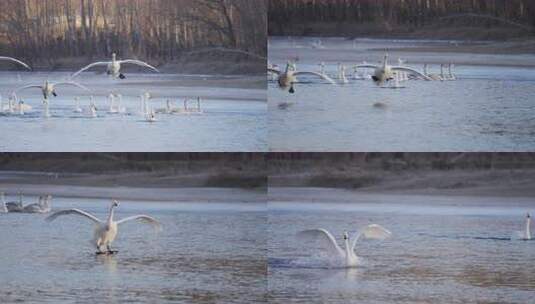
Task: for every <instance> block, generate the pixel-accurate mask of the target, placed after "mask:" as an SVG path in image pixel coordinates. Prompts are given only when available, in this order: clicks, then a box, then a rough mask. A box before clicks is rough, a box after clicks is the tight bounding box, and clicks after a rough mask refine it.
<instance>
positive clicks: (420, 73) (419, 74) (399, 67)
mask: <svg viewBox="0 0 535 304" xmlns="http://www.w3.org/2000/svg"><path fill="white" fill-rule="evenodd" d="M390 69H391V70H392V71H403V72H407V73H410V74H416V75H418V76H419V77H421V78H422V79H425V80H432V79H431V78H430V77H429V76H427V75H424V74H423V73H422V72H420V71H418V70H415V69H413V68H409V67H403V66H392V67H390Z"/></svg>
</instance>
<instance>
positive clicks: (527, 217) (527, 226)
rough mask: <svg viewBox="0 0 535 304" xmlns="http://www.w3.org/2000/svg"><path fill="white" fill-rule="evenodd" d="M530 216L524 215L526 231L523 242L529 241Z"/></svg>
mask: <svg viewBox="0 0 535 304" xmlns="http://www.w3.org/2000/svg"><path fill="white" fill-rule="evenodd" d="M530 226H531V215H530V214H529V213H528V214H527V215H526V230H525V231H524V239H525V240H531V230H530Z"/></svg>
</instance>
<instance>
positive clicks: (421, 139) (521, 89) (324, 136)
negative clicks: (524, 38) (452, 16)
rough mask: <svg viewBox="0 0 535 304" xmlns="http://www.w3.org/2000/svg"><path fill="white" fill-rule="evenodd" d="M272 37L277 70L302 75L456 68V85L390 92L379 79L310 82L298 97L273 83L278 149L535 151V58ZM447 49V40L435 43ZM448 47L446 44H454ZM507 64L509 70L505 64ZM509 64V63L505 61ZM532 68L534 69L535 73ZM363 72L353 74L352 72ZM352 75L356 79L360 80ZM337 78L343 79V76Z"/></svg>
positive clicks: (411, 85) (413, 84)
mask: <svg viewBox="0 0 535 304" xmlns="http://www.w3.org/2000/svg"><path fill="white" fill-rule="evenodd" d="M312 41H313V40H312V39H281V38H277V39H275V38H274V39H271V42H270V46H269V47H270V48H269V56H270V61H271V62H272V63H274V64H278V65H280V66H283V65H284V63H285V62H286V60H288V59H292V58H296V57H297V58H298V61H297V69H298V70H299V71H310V70H311V71H318V70H319V66H318V64H319V63H320V62H322V61H323V62H325V64H326V65H327V67H326V71H327V72H328V73H329V74H331V75H334V74H336V65H337V63H338V62H340V63H343V64H345V65H347V66H348V67H349V66H353V65H354V64H357V63H361V62H362V61H364V60H365V61H367V62H368V63H374V62H377V61H379V60H381V59H382V56H383V54H384V49H385V48H389V49H391V50H390V51H389V53H390V58H391V59H390V60H391V61H392V62H393V63H394V64H396V63H397V59H398V58H399V57H401V58H404V59H406V60H407V61H408V62H407V65H408V66H411V67H414V68H416V69H418V70H422V69H423V63H429V64H430V68H429V70H430V72H431V73H435V74H436V73H440V70H439V64H440V63H449V62H453V63H456V67H455V68H454V73H455V74H456V76H457V78H458V80H456V81H443V82H441V81H433V82H427V81H414V80H413V81H406V82H402V83H401V84H402V85H403V86H404V88H400V89H391V88H380V87H377V86H376V85H375V84H373V83H372V81H371V80H352V79H350V80H349V81H350V82H349V83H348V84H345V85H338V86H332V85H330V84H326V83H322V82H321V81H317V80H316V79H315V78H310V77H308V76H302V77H300V78H299V81H300V82H301V83H298V84H297V85H296V86H295V90H296V93H295V94H289V93H288V92H287V91H282V90H280V89H278V88H277V86H276V84H275V83H274V82H270V84H269V87H268V96H269V98H268V100H269V144H270V149H271V150H272V151H496V150H499V151H520V150H533V148H535V136H534V135H535V121H534V120H533V119H532V117H533V113H534V111H535V102H534V101H533V97H532V96H533V95H535V70H534V68H533V67H532V66H533V65H534V64H535V56H534V55H484V54H467V53H443V52H441V53H432V52H423V51H422V52H416V51H414V52H412V51H411V52H403V51H397V50H392V49H395V48H401V47H422V46H429V45H431V46H432V45H433V42H422V41H386V40H369V39H365V40H357V42H356V43H355V44H353V42H352V41H345V40H343V39H335V38H332V39H323V40H322V41H323V45H324V48H322V49H313V48H311V47H310V44H311V42H312ZM434 43H438V42H434ZM444 43H445V42H442V44H444ZM498 63H499V64H500V65H498ZM504 64H508V65H504ZM530 66H531V67H530ZM352 73H353V69H352V68H351V69H350V68H348V72H347V74H351V75H352ZM351 75H348V77H351ZM333 77H334V76H333Z"/></svg>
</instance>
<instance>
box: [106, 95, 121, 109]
mask: <svg viewBox="0 0 535 304" xmlns="http://www.w3.org/2000/svg"><path fill="white" fill-rule="evenodd" d="M108 101H109V102H110V109H109V110H108V113H110V114H116V113H119V110H118V108H117V106H116V105H115V95H114V94H113V93H110V95H108Z"/></svg>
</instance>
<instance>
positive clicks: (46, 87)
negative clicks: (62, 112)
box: [0, 53, 159, 117]
mask: <svg viewBox="0 0 535 304" xmlns="http://www.w3.org/2000/svg"><path fill="white" fill-rule="evenodd" d="M0 60H3V61H10V62H14V63H17V64H20V65H22V66H24V67H25V68H27V69H29V70H31V68H30V67H29V66H28V65H27V64H26V63H24V62H22V61H20V60H18V59H15V58H11V57H0ZM124 64H134V65H138V66H142V67H146V68H148V69H150V70H153V71H155V72H159V71H158V69H156V68H155V67H153V66H151V65H149V64H148V63H146V62H143V61H140V60H135V59H127V60H117V56H116V54H115V53H113V54H112V58H111V61H102V62H94V63H91V64H89V65H87V66H85V67H83V68H82V69H80V70H79V71H77V72H75V73H73V74H72V75H71V77H70V79H69V81H62V82H56V83H52V82H49V81H48V80H45V81H44V83H43V84H33V85H27V86H23V87H20V88H17V89H15V90H14V91H13V93H12V94H11V95H12V96H15V103H16V99H17V98H16V96H17V93H19V92H21V91H24V90H28V89H39V90H40V91H41V93H42V95H43V105H44V112H43V113H44V117H50V109H49V99H50V96H54V97H56V96H58V93H57V91H56V87H58V86H75V87H77V88H80V89H82V90H84V91H87V92H89V89H88V88H86V87H85V86H83V85H81V84H79V83H77V82H75V81H74V80H73V79H74V77H76V76H78V75H80V74H81V73H82V72H85V71H87V70H89V69H92V68H93V67H97V66H105V67H106V73H107V74H108V75H110V77H112V78H114V79H117V78H118V79H125V78H126V77H125V76H124V74H123V73H121V66H122V65H124ZM112 102H113V101H112ZM0 106H1V107H0V111H1V112H3V113H6V112H7V113H18V114H20V115H24V112H26V111H28V110H29V109H31V107H30V108H28V107H29V106H28V107H25V105H24V103H23V102H19V105H18V109H17V105H16V104H13V102H11V101H10V103H9V104H8V107H7V108H6V107H4V105H3V104H1V105H0ZM89 111H90V115H91V116H96V107H95V106H94V104H91V105H90V107H89ZM75 112H77V113H81V112H82V110H81V107H80V106H79V101H78V100H76V105H75ZM110 112H112V113H119V112H121V108H120V106H119V107H118V108H111V107H110Z"/></svg>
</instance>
